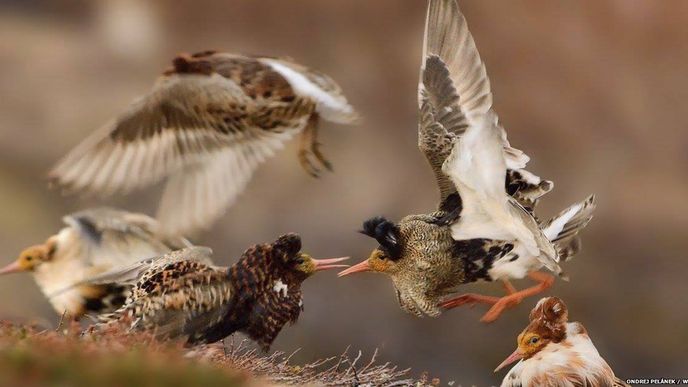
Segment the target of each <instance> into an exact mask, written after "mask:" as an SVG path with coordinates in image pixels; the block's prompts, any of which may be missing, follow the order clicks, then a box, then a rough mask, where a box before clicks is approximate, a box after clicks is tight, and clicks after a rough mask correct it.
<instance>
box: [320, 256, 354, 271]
mask: <svg viewBox="0 0 688 387" xmlns="http://www.w3.org/2000/svg"><path fill="white" fill-rule="evenodd" d="M347 259H349V257H341V258H329V259H313V263H314V264H315V271H321V270H328V269H340V268H342V267H349V265H336V263H337V262H341V261H344V260H347Z"/></svg>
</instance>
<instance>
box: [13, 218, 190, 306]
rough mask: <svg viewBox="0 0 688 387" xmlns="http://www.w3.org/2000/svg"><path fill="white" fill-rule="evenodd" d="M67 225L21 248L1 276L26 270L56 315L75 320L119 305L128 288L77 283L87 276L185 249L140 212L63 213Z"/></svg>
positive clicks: (184, 243)
mask: <svg viewBox="0 0 688 387" xmlns="http://www.w3.org/2000/svg"><path fill="white" fill-rule="evenodd" d="M63 221H64V223H65V224H66V227H64V228H62V229H61V230H60V231H59V232H58V233H57V234H55V235H53V236H51V237H50V238H48V239H47V240H46V241H45V242H44V243H42V244H39V245H35V246H31V247H28V248H26V249H24V250H23V251H22V252H21V253H20V254H19V258H18V259H17V260H16V261H14V262H13V263H11V264H9V265H7V266H6V267H4V268H3V269H0V274H9V273H17V272H30V273H32V274H33V277H34V279H35V281H36V284H38V286H39V288H40V289H41V291H42V292H43V294H44V295H45V296H46V297H47V298H48V300H49V301H50V303H51V304H52V306H53V308H54V309H55V311H56V312H57V313H59V314H62V313H65V312H66V313H68V314H69V316H70V317H73V318H79V317H81V316H82V315H83V314H85V313H95V314H98V313H104V312H108V311H110V312H111V311H113V310H115V309H117V308H119V307H120V306H121V305H122V304H123V303H124V300H125V299H126V296H127V293H128V287H126V286H120V285H92V284H85V283H83V284H82V283H81V281H83V280H84V279H86V278H90V277H93V276H96V275H98V274H101V273H104V272H107V271H110V270H114V269H118V268H122V267H124V266H128V265H130V264H132V263H134V262H138V261H140V260H142V259H144V258H149V257H154V256H158V255H160V254H165V253H168V252H170V251H173V250H176V249H181V248H184V247H189V246H191V244H190V243H189V242H188V241H187V240H186V239H184V238H181V237H176V238H168V237H161V236H159V234H158V228H159V224H158V222H156V221H155V219H152V218H150V217H149V216H146V215H144V214H138V213H131V212H126V211H120V210H115V209H110V208H96V209H89V210H84V211H80V212H76V213H73V214H70V215H67V216H65V217H64V218H63Z"/></svg>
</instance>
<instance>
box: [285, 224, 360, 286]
mask: <svg viewBox="0 0 688 387" xmlns="http://www.w3.org/2000/svg"><path fill="white" fill-rule="evenodd" d="M272 246H273V249H274V251H275V254H276V255H277V256H278V257H280V258H281V262H282V263H283V264H284V268H285V269H287V270H288V271H290V272H292V273H294V274H295V275H296V277H297V278H299V279H300V280H302V281H303V280H305V279H306V278H308V277H310V276H311V275H313V274H315V273H316V272H318V271H322V270H328V269H337V268H345V267H349V265H341V264H338V263H339V262H341V261H344V260H346V259H349V257H341V258H328V259H315V258H313V257H311V256H310V255H309V254H306V253H302V252H301V237H299V236H298V235H297V234H294V233H290V234H285V235H282V236H281V237H279V238H278V239H277V240H276V241H275V242H274V243H273V245H272Z"/></svg>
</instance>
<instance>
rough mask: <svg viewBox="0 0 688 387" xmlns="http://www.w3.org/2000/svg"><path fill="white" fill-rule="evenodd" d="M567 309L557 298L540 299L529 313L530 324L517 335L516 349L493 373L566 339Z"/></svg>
mask: <svg viewBox="0 0 688 387" xmlns="http://www.w3.org/2000/svg"><path fill="white" fill-rule="evenodd" d="M567 321H568V309H567V308H566V304H564V302H563V301H562V300H561V299H560V298H557V297H546V298H543V299H541V300H540V301H539V302H538V303H537V305H535V308H533V310H532V311H531V312H530V324H528V326H527V327H526V329H524V330H523V332H521V334H520V335H518V339H517V341H516V342H517V345H518V346H517V348H516V350H515V351H514V352H513V353H512V354H511V355H509V357H507V358H506V359H505V360H504V361H503V362H502V363H501V364H500V365H499V366H498V367H497V368H496V369H495V372H497V371H499V370H500V369H502V368H504V367H506V366H508V365H509V364H511V363H514V362H516V361H518V360H521V359H530V358H531V357H533V356H535V354H537V353H538V352H540V351H542V350H543V349H544V348H545V347H546V346H547V344H549V343H558V342H561V341H562V340H563V339H564V338H565V337H566V322H567Z"/></svg>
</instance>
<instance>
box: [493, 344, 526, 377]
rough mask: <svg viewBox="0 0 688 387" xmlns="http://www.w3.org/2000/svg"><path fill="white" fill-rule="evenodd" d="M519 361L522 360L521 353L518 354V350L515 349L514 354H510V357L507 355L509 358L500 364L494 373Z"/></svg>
mask: <svg viewBox="0 0 688 387" xmlns="http://www.w3.org/2000/svg"><path fill="white" fill-rule="evenodd" d="M521 359H523V355H521V352H519V350H518V348H517V349H516V350H515V351H514V353H512V354H511V355H509V357H507V358H506V359H505V360H504V361H503V362H502V364H500V365H498V366H497V368H495V370H494V372H497V371H499V370H501V369H502V368H504V367H506V366H508V365H509V364H511V363H513V362H516V361H518V360H521Z"/></svg>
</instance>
